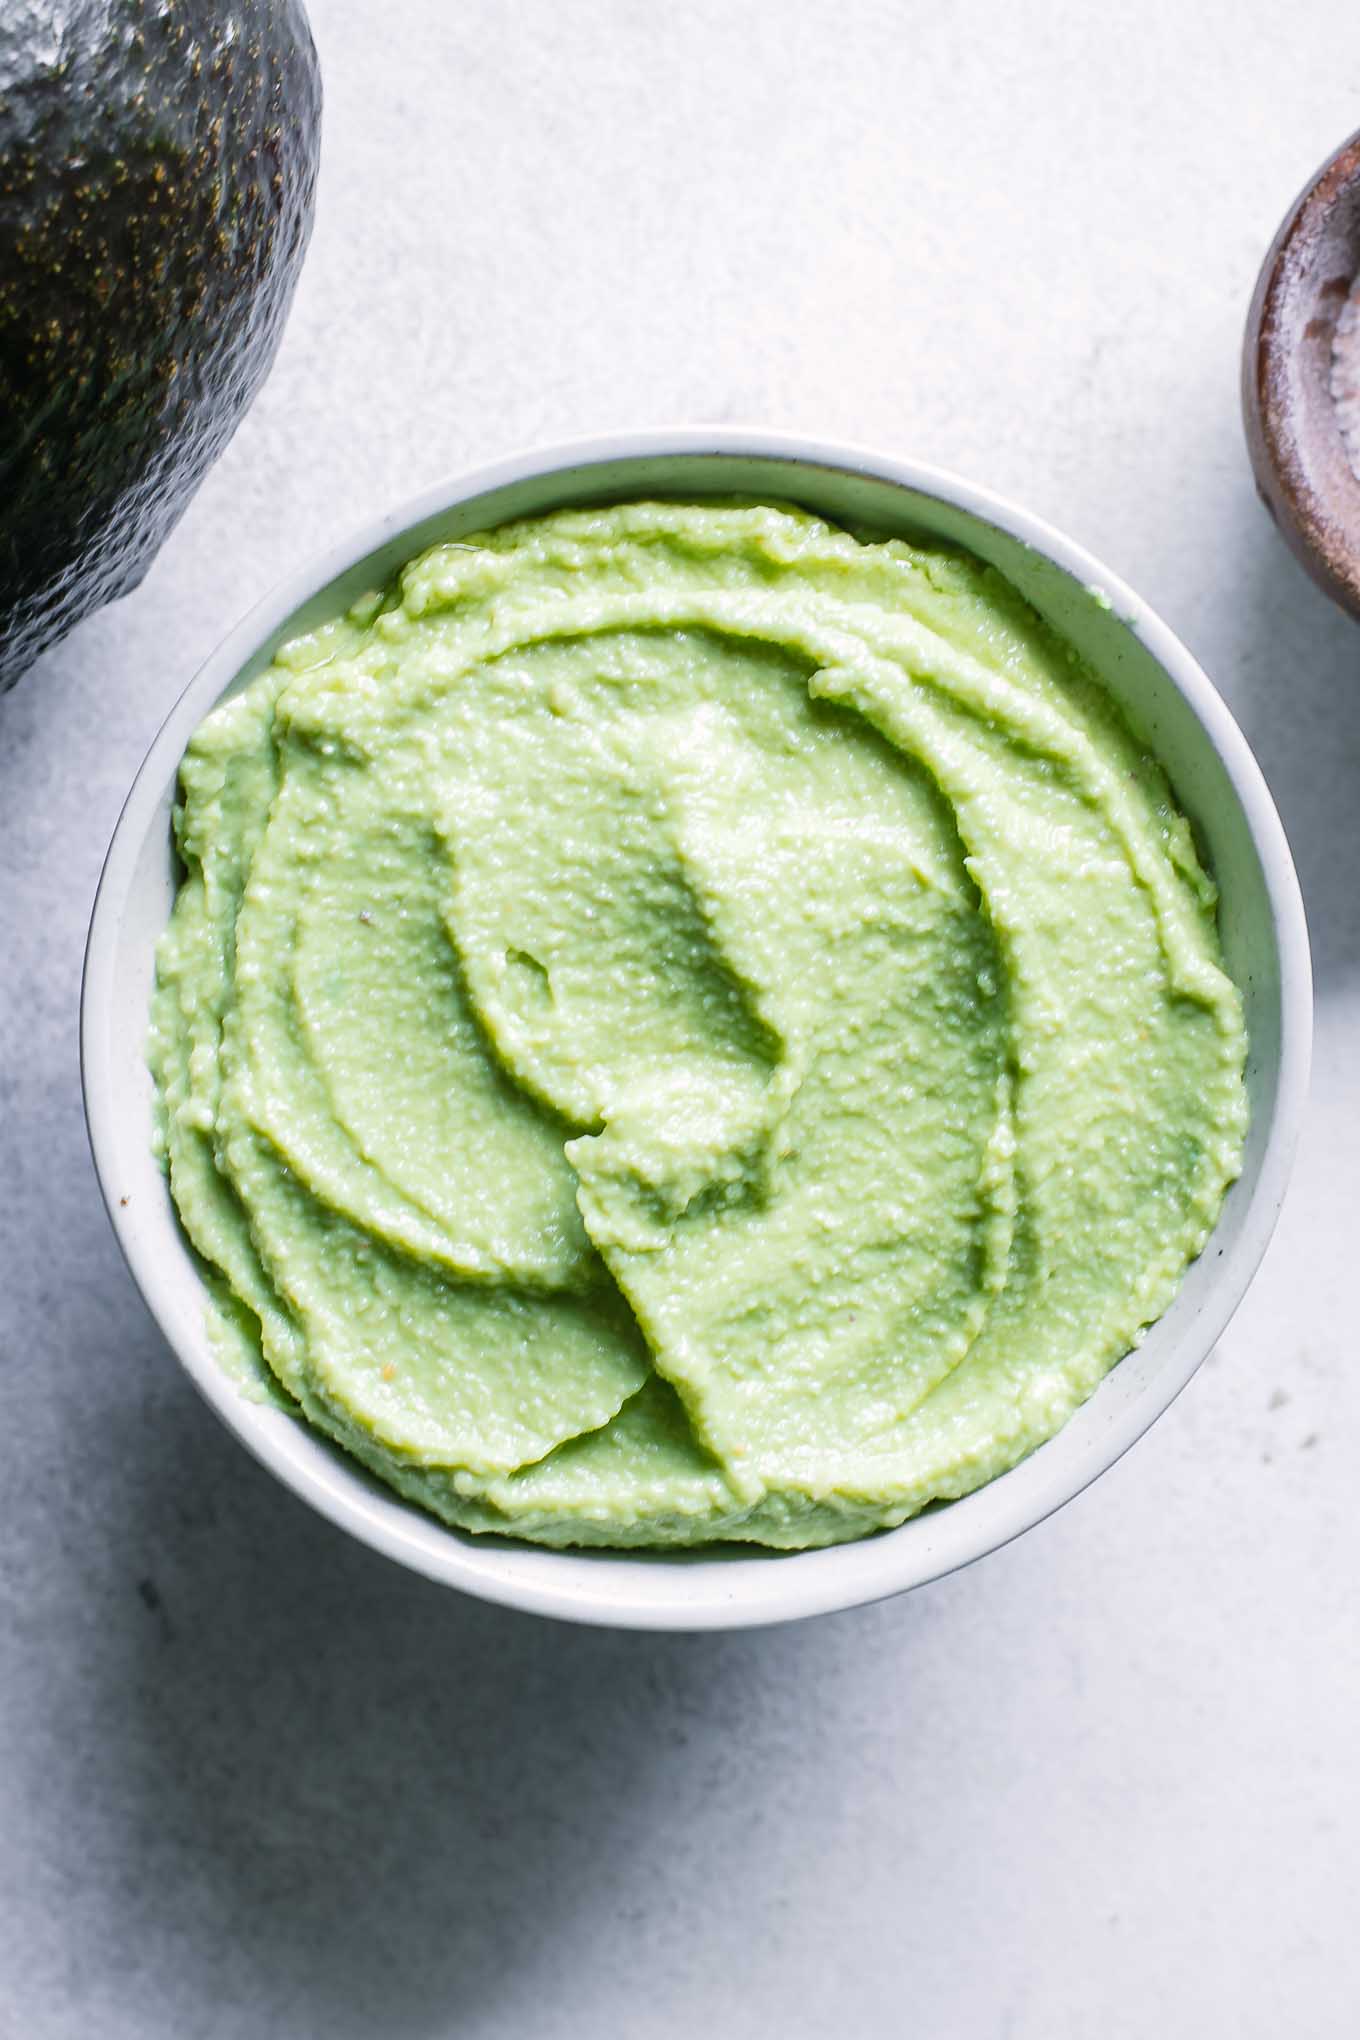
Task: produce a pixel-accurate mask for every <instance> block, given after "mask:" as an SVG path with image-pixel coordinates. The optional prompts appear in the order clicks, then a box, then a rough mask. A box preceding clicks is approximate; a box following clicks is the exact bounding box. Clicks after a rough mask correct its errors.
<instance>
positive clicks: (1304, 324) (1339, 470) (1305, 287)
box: [1242, 133, 1360, 617]
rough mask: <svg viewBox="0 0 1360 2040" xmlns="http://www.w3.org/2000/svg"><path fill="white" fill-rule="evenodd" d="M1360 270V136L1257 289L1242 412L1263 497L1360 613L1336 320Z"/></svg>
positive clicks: (1316, 187)
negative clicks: (1336, 373)
mask: <svg viewBox="0 0 1360 2040" xmlns="http://www.w3.org/2000/svg"><path fill="white" fill-rule="evenodd" d="M1357 272H1360V133H1358V134H1354V135H1352V136H1351V138H1350V140H1349V141H1347V142H1343V143H1342V145H1341V147H1340V148H1339V149H1338V150H1337V152H1336V154H1335V155H1334V156H1332V157H1331V158H1330V159H1329V160H1328V161H1327V162H1326V163H1324V165H1323V167H1322V169H1321V170H1320V171H1319V172H1318V174H1317V176H1316V177H1315V178H1314V179H1313V180H1312V182H1311V183H1310V184H1309V185H1308V187H1307V189H1306V190H1305V191H1304V192H1303V193H1302V194H1301V195H1300V196H1299V198H1298V199H1297V200H1296V201H1295V203H1294V204H1293V205H1292V206H1291V207H1290V209H1289V212H1288V214H1287V216H1286V218H1285V220H1284V224H1283V225H1282V226H1281V228H1280V231H1279V232H1278V234H1276V236H1275V239H1274V241H1273V242H1272V243H1271V247H1270V252H1269V254H1268V255H1267V256H1266V259H1265V263H1264V265H1263V267H1262V270H1261V274H1260V276H1259V277H1258V279H1257V283H1256V289H1255V292H1254V294H1253V296H1252V301H1251V310H1250V312H1249V313H1248V315H1247V331H1246V338H1245V342H1244V345H1243V349H1242V415H1243V419H1244V422H1245V424H1246V431H1247V447H1248V450H1249V451H1250V454H1251V464H1252V468H1253V470H1254V472H1255V475H1256V486H1257V489H1258V490H1259V491H1260V495H1261V500H1262V502H1263V503H1264V504H1265V506H1266V508H1267V509H1268V510H1269V512H1270V514H1271V516H1272V517H1273V518H1274V519H1275V522H1276V524H1277V525H1278V526H1279V529H1280V533H1281V536H1282V537H1283V538H1284V541H1285V543H1286V544H1287V545H1288V546H1289V547H1290V549H1291V551H1292V552H1294V554H1295V555H1296V556H1297V557H1298V559H1300V560H1301V561H1302V563H1303V565H1304V566H1305V567H1306V568H1307V569H1308V571H1309V573H1310V574H1311V575H1312V576H1313V579H1314V580H1315V581H1316V582H1317V583H1318V585H1319V586H1320V587H1322V588H1324V589H1325V590H1326V592H1327V594H1329V595H1330V596H1331V597H1332V599H1333V601H1335V602H1339V603H1340V604H1341V605H1342V607H1343V608H1344V609H1348V610H1349V611H1350V613H1351V615H1352V616H1356V617H1360V476H1358V475H1357V474H1356V472H1355V469H1354V468H1353V467H1352V465H1351V462H1350V459H1349V458H1348V455H1347V449H1346V445H1345V442H1344V441H1343V439H1342V437H1341V427H1340V423H1339V421H1338V418H1337V412H1336V406H1335V404H1334V402H1333V400H1332V392H1331V373H1332V341H1333V337H1334V335H1335V332H1336V322H1337V319H1338V317H1339V316H1340V313H1341V310H1342V307H1343V306H1344V305H1345V303H1346V299H1347V297H1348V296H1349V294H1350V290H1351V285H1352V283H1353V282H1354V280H1355V277H1356V274H1357Z"/></svg>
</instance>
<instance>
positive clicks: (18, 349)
mask: <svg viewBox="0 0 1360 2040" xmlns="http://www.w3.org/2000/svg"><path fill="white" fill-rule="evenodd" d="M320 116H321V78H320V72H319V69H318V65H317V58H316V50H315V48H314V46H313V43H312V38H311V33H310V31H309V29H308V26H307V17H306V14H305V11H304V9H303V8H302V6H301V5H300V4H298V0H6V4H5V5H4V6H3V7H0V693H3V692H5V690H6V689H7V688H9V687H11V686H12V685H13V684H14V682H15V681H16V680H17V679H18V678H19V676H20V674H21V673H22V672H24V670H25V669H26V668H27V667H28V666H29V665H31V664H32V662H33V660H34V659H35V658H36V657H37V656H38V654H39V652H41V651H42V650H43V649H44V647H45V646H47V645H49V644H51V643H53V642H54V641H55V640H56V639H57V638H59V637H62V636H63V635H64V634H65V633H66V632H67V631H69V630H70V629H71V628H72V626H73V625H74V624H76V623H78V622H79V621H80V619H81V618H82V617H83V616H86V615H88V614H89V613H90V611H91V610H94V609H97V608H99V607H101V606H102V605H103V604H104V603H106V602H110V601H112V600H114V598H115V597H117V596H119V595H124V594H126V593H127V592H128V590H129V589H131V588H134V587H135V586H136V585H137V583H138V582H139V581H140V580H141V578H142V576H143V574H144V573H145V572H146V569H147V567H148V566H149V565H150V563H151V561H152V559H153V558H154V557H155V555H156V553H157V551H158V550H159V548H160V546H161V545H162V543H163V542H164V540H165V538H166V536H167V534H168V533H169V532H170V530H171V529H172V528H173V526H174V525H175V524H176V522H177V521H178V519H179V517H180V516H181V514H182V513H183V511H184V509H185V507H186V505H187V504H188V501H189V498H190V497H191V496H192V494H193V492H194V490H195V489H196V488H197V486H198V484H199V482H200V481H201V480H202V478H203V475H204V474H205V473H206V471H207V469H208V468H209V466H210V465H211V464H212V462H213V461H214V460H215V459H216V458H217V456H218V454H219V453H220V452H221V451H222V448H223V447H224V446H225V445H226V443H227V440H228V439H229V438H230V437H231V435H232V433H233V432H234V430H235V429H236V426H237V424H238V423H239V421H240V419H241V416H242V414H243V413H244V411H245V409H246V407H247V405H248V404H249V403H250V401H251V399H252V397H253V396H254V395H255V392H256V391H257V390H258V388H259V387H260V384H261V382H262V381H263V380H264V377H265V375H266V374H267V372H268V370H269V366H270V363H271V362H272V361H273V358H274V354H275V352H276V350H277V347H278V344H279V340H280V337H281V335H282V332H283V325H284V320H285V318H286V316H287V312H288V307H289V304H290V301H291V299H292V295H293V288H294V285H295V284H296V282H297V277H298V272H299V269H300V267H301V263H302V258H303V254H304V252H305V250H306V246H307V239H308V235H309V234H310V231H311V223H312V209H313V197H314V193H315V187H316V173H317V158H318V150H319V142H320Z"/></svg>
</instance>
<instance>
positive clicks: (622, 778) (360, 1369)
mask: <svg viewBox="0 0 1360 2040" xmlns="http://www.w3.org/2000/svg"><path fill="white" fill-rule="evenodd" d="M175 826H176V835H177V840H178V844H179V849H180V853H181V857H182V859H183V864H184V874H185V875H184V879H183V883H182V885H181V887H180V891H179V896H178V899H177V901H176V904H175V910H174V916H173V919H172V921H171V923H170V926H169V928H168V930H167V931H166V934H165V936H164V938H163V939H162V942H161V946H160V952H159V970H158V979H157V987H156V992H155V1002H154V1012H153V1028H152V1041H151V1060H152V1065H153V1069H154V1071H155V1075H156V1078H157V1082H158V1087H159V1094H160V1100H161V1135H162V1138H163V1142H164V1148H165V1154H166V1158H167V1163H168V1167H169V1172H170V1182H171V1187H172V1190H173V1194H174V1198H175V1202H176V1204H177V1206H178V1208H179V1211H180V1214H181V1217H182V1219H183V1223H184V1226H185V1228H186V1230H187V1232H188V1234H189V1237H190V1239H191V1240H192V1242H193V1244H194V1246H195V1247H196V1248H197V1249H198V1252H199V1254H200V1255H201V1256H202V1257H203V1259H204V1260H205V1262H206V1263H207V1264H208V1267H209V1270H210V1280H211V1288H212V1292H213V1297H214V1303H213V1317H214V1337H215V1339H216V1341H217V1344H218V1348H219V1350H220V1351H221V1353H222V1354H223V1357H224V1359H225V1360H227V1361H229V1363H230V1364H231V1365H232V1366H233V1367H235V1368H236V1369H237V1370H238V1371H240V1372H241V1373H242V1374H243V1376H246V1377H248V1378H249V1379H251V1380H253V1381H254V1382H256V1383H258V1384H262V1385H263V1386H264V1387H267V1389H268V1391H269V1392H270V1393H273V1394H275V1395H278V1396H280V1397H282V1398H283V1399H284V1400H285V1401H286V1403H287V1404H288V1406H289V1407H290V1408H293V1409H295V1410H296V1411H297V1412H299V1413H300V1414H301V1416H303V1417H304V1418H306V1419H307V1420H309V1421H310V1422H311V1423H312V1424H315V1425H317V1426H319V1427H320V1428H321V1429H322V1430H323V1431H325V1432H326V1433H327V1434H329V1436H330V1437H332V1438H333V1439H336V1440H337V1441H338V1442H339V1443H340V1444H341V1445H342V1446H344V1447H345V1448H346V1449H347V1450H348V1451H349V1452H351V1453H352V1454H354V1455H355V1456H356V1457H357V1458H358V1459H359V1460H361V1461H362V1462H363V1463H364V1464H365V1465H366V1466H367V1467H369V1468H371V1469H372V1471H373V1472H374V1473H376V1474H377V1475H378V1476H379V1477H380V1478H381V1479H382V1480H384V1481H386V1482H388V1483H389V1484H390V1485H391V1486H392V1487H394V1488H396V1489H397V1490H399V1492H400V1493H402V1494H403V1495H406V1496H408V1497H410V1498H411V1499H412V1500H413V1501H416V1502H419V1503H421V1504H423V1505H424V1506H425V1507H426V1508H429V1509H432V1510H434V1511H435V1512H436V1513H437V1514H438V1515H440V1516H442V1517H444V1518H445V1519H446V1520H447V1521H449V1522H451V1523H454V1524H458V1525H461V1526H462V1527H464V1528H466V1529H469V1530H478V1531H486V1530H493V1531H503V1532H509V1533H511V1534H513V1535H517V1536H520V1537H527V1538H534V1539H537V1540H540V1541H542V1542H544V1543H548V1544H615V1545H637V1544H641V1545H663V1544H691V1543H699V1542H703V1541H707V1540H711V1539H716V1538H740V1539H752V1540H757V1541H760V1542H763V1543H767V1544H772V1545H779V1546H786V1547H794V1546H801V1545H811V1544H823V1543H829V1542H832V1541H835V1540H838V1539H842V1538H847V1537H854V1536H858V1535H861V1534H862V1533H864V1532H866V1531H868V1530H871V1529H874V1528H876V1527H879V1526H883V1525H889V1524H895V1523H900V1522H901V1521H902V1520H903V1519H904V1518H905V1517H907V1516H909V1515H911V1514H912V1513H913V1512H914V1511H916V1510H918V1509H920V1508H922V1507H923V1506H924V1505H925V1504H926V1503H928V1502H930V1501H932V1500H935V1499H938V1498H942V1497H949V1496H957V1495H962V1494H965V1493H967V1492H968V1491H969V1490H970V1489H972V1488H976V1487H978V1486H979V1485H980V1484H981V1483H982V1482H984V1481H987V1480H990V1479H991V1478H992V1477H993V1476H994V1475H996V1474H998V1473H1000V1472H1001V1471H1003V1470H1004V1469H1005V1468H1006V1467H1009V1466H1011V1465H1013V1464H1014V1463H1015V1461H1016V1460H1018V1459H1020V1458H1021V1457H1022V1456H1023V1455H1024V1454H1025V1453H1027V1452H1029V1451H1031V1450H1032V1449H1033V1448H1034V1447H1035V1446H1036V1445H1038V1444H1039V1443H1041V1442H1042V1441H1043V1440H1044V1439H1045V1438H1048V1437H1050V1436H1051V1435H1052V1434H1053V1432H1055V1431H1056V1430H1057V1429H1058V1427H1059V1426H1060V1425H1061V1424H1063V1423H1064V1422H1065V1421H1066V1419H1067V1418H1068V1417H1069V1416H1070V1415H1071V1414H1072V1412H1073V1411H1074V1410H1075V1409H1076V1408H1077V1407H1078V1405H1079V1404H1080V1403H1081V1402H1082V1401H1083V1399H1084V1398H1085V1397H1087V1396H1088V1395H1089V1394H1090V1393H1091V1391H1092V1389H1093V1388H1094V1387H1095V1386H1096V1384H1097V1383H1098V1382H1099V1381H1100V1379H1101V1377H1102V1376H1103V1375H1104V1374H1105V1373H1106V1371H1107V1370H1108V1369H1109V1368H1110V1367H1111V1366H1112V1365H1113V1364H1114V1363H1115V1362H1116V1361H1117V1360H1118V1359H1119V1358H1120V1356H1121V1355H1122V1354H1123V1353H1125V1352H1127V1351H1128V1349H1129V1348H1130V1346H1132V1345H1134V1344H1135V1343H1136V1342H1137V1340H1138V1339H1139V1337H1140V1334H1141V1332H1142V1330H1143V1328H1144V1327H1146V1326H1147V1325H1148V1324H1150V1323H1151V1322H1152V1321H1153V1320H1154V1319H1155V1318H1156V1317H1158V1316H1159V1314H1160V1313H1161V1312H1162V1311H1163V1310H1164V1309H1165V1308H1166V1306H1167V1304H1168V1303H1169V1302H1170V1300H1171V1298H1172V1296H1173V1295H1174V1293H1175V1291H1176V1288H1177V1286H1178V1284H1179V1282H1180V1280H1181V1278H1182V1275H1183V1273H1184V1271H1185V1268H1186V1265H1187V1263H1188V1262H1189V1261H1190V1260H1191V1259H1193V1257H1194V1256H1195V1255H1196V1254H1198V1253H1199V1251H1200V1249H1201V1248H1202V1247H1203V1245H1204V1242H1205V1239H1206V1238H1207V1236H1208V1233H1209V1230H1210V1228H1211V1227H1212V1225H1213V1223H1214V1219H1215V1217H1216V1215H1217V1212H1218V1210H1219V1206H1220V1204H1221V1202H1222V1198H1223V1195H1224V1191H1225V1189H1226V1187H1227V1185H1228V1184H1229V1183H1230V1182H1231V1181H1232V1179H1233V1177H1234V1176H1235V1175H1236V1174H1237V1172H1238V1169H1239V1166H1240V1160H1241V1153H1242V1140H1243V1132H1244V1125H1245V1117H1246V1106H1245V1094H1244V1090H1243V1083H1242V1068H1243V1054H1244V1035H1243V1025H1242V1012H1241V1001H1240V999H1239V997H1238V994H1237V991H1236V990H1235V988H1234V986H1233V985H1232V983H1231V982H1230V981H1229V979H1228V978H1227V977H1226V976H1225V974H1224V971H1223V967H1222V963H1221V960H1220V954H1219V946H1218V940H1217V936H1216V932H1215V922H1214V908H1215V892H1214V887H1213V884H1212V881H1211V880H1210V878H1209V877H1208V876H1207V874H1206V873H1205V871H1204V870H1203V868H1202V866H1201V864H1200V862H1199V860H1198V858H1197V856H1196V853H1195V848H1194V844H1193V842H1192V840H1191V833H1190V829H1189V826H1188V825H1187V823H1186V821H1185V820H1184V818H1183V817H1182V816H1181V815H1180V814H1179V813H1178V811H1177V809H1176V807H1175V805H1174V802H1173V800H1172V796H1171V793H1170V791H1169V788H1168V786H1167V783H1166V780H1165V778H1164V777H1163V775H1162V773H1161V771H1160V769H1159V768H1158V766H1157V765H1156V764H1155V763H1154V761H1153V760H1152V759H1151V758H1150V757H1149V756H1148V755H1147V754H1146V752H1145V751H1143V750H1142V749H1141V748H1140V746H1139V745H1138V744H1137V743H1136V742H1135V740H1134V739H1133V737H1132V736H1131V735H1130V733H1129V731H1128V730H1127V728H1126V727H1125V726H1124V724H1123V723H1122V722H1121V721H1120V719H1119V717H1118V715H1117V714H1116V712H1115V710H1114V708H1113V706H1112V704H1111V702H1110V701H1109V699H1108V697H1107V696H1106V695H1105V694H1104V693H1103V692H1102V690H1101V689H1100V688H1099V686H1098V685H1097V684H1096V683H1095V681H1094V680H1093V679H1092V677H1091V676H1090V675H1089V674H1088V673H1087V672H1086V671H1085V670H1084V669H1083V667H1082V666H1081V665H1080V663H1079V662H1078V661H1077V659H1076V658H1075V656H1074V655H1073V653H1072V652H1071V650H1070V649H1069V648H1068V647H1066V646H1065V645H1064V644H1063V643H1061V642H1059V641H1058V640H1057V639H1055V638H1054V637H1053V636H1052V635H1051V634H1050V633H1049V632H1048V631H1047V629H1046V628H1045V627H1044V626H1043V625H1042V624H1041V623H1040V621H1039V619H1038V618H1037V617H1036V616H1035V615H1034V614H1033V612H1032V611H1031V610H1029V609H1028V608H1027V607H1026V606H1025V604H1024V603H1023V602H1022V601H1021V599H1020V597H1019V596H1018V595H1017V594H1016V593H1015V591H1014V590H1013V589H1012V588H1011V587H1010V586H1009V585H1008V584H1007V583H1006V582H1005V581H1004V580H1002V579H1001V578H1000V576H999V575H997V574H996V573H995V572H994V571H992V570H990V569H988V568H985V567H983V566H982V565H980V564H979V563H978V562H976V561H974V560H972V559H969V558H965V557H959V556H954V555H950V554H945V553H943V552H935V551H927V550H922V549H919V548H917V547H914V546H909V545H906V544H902V543H898V542H893V543H889V544H867V543H864V542H861V541H860V540H858V539H856V538H854V537H851V536H849V535H848V534H847V533H845V532H843V531H838V530H834V529H832V528H830V527H829V526H827V525H825V524H823V523H820V522H818V521H817V520H816V519H814V518H812V517H810V516H807V515H805V514H804V513H802V512H801V511H797V510H791V509H782V508H772V507H768V506H759V505H757V506H749V505H739V504H723V503H706V504H694V503H630V504H625V505H622V506H618V507H613V508H608V509H597V510H587V511H571V512H565V513H560V514H558V515H555V516H551V517H547V518H544V519H542V520H539V521H534V522H526V523H521V524H517V525H509V526H506V527H504V528H502V529H500V530H496V531H492V532H489V533H485V534H483V535H480V536H478V537H476V538H472V539H468V540H465V541H462V542H460V543H458V544H447V545H441V546H437V547H435V548H434V550H433V551H431V552H428V553H425V554H424V555H423V556H422V557H421V558H419V559H417V560H415V561H413V562H412V563H411V565H410V566H408V567H407V568H406V569H405V571H404V572H403V573H402V574H401V575H400V576H399V578H398V580H397V582H396V584H395V585H394V586H393V587H392V588H391V589H389V590H388V591H387V592H386V594H384V595H383V596H381V597H378V596H374V597H373V598H372V599H371V600H370V601H368V602H367V603H365V604H362V605H360V606H359V607H358V608H357V609H356V610H355V611H353V612H351V614H350V615H349V616H348V617H346V618H342V619H338V620H337V621H336V622H335V623H333V624H332V625H330V626H328V627H327V628H325V629H322V630H319V631H317V632H315V633H312V634H310V635H308V636H306V637H302V638H298V639H297V640H295V641H294V642H293V643H291V644H289V645H288V646H286V647H285V648H284V650H283V651H281V652H280V653H279V655H278V658H277V660H276V663H275V664H274V665H273V666H272V667H271V668H270V670H269V671H268V672H266V673H264V674H262V675H261V676H260V677H259V678H257V679H255V680H254V681H252V682H251V683H250V684H249V685H248V686H247V687H246V688H245V689H244V690H243V691H241V692H238V693H237V694H235V695H234V696H233V697H232V698H231V699H229V700H228V701H226V702H225V703H224V704H223V705H222V706H221V707H219V708H218V709H217V710H216V711H215V712H214V713H213V714H212V715H211V716H210V717H209V718H208V720H207V721H206V722H205V723H204V724H203V726H202V728H201V729H200V730H199V732H198V734H197V735H196V736H195V738H194V740H193V742H192V744H191V745H190V747H189V751H188V754H187V756H186V757H185V760H184V763H183V766H182V769H181V800H180V804H179V806H178V807H177V809H176V816H175Z"/></svg>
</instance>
